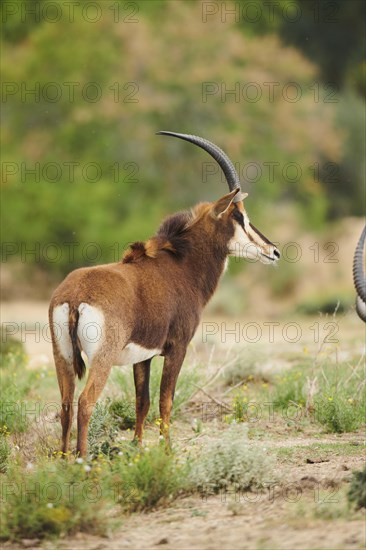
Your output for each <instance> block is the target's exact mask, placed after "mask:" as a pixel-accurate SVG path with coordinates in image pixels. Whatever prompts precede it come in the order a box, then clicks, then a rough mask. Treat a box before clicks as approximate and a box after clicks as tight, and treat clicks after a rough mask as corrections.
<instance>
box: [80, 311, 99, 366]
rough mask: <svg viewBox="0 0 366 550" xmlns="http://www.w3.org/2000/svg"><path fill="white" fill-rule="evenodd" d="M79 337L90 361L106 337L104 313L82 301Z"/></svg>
mask: <svg viewBox="0 0 366 550" xmlns="http://www.w3.org/2000/svg"><path fill="white" fill-rule="evenodd" d="M78 310H79V322H78V331H77V332H78V338H79V340H80V344H81V347H82V349H83V351H84V352H85V354H86V356H87V358H88V361H89V363H91V362H92V360H93V357H94V355H95V354H96V353H97V351H98V349H99V348H100V346H101V345H102V342H103V341H104V339H105V334H104V326H105V323H104V315H103V312H102V311H101V310H100V309H98V308H97V307H95V306H91V305H89V304H86V303H85V302H82V303H81V304H80V305H79V307H78Z"/></svg>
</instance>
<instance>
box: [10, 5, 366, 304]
mask: <svg viewBox="0 0 366 550" xmlns="http://www.w3.org/2000/svg"><path fill="white" fill-rule="evenodd" d="M67 4H68V5H67ZM70 5H71V6H72V9H71V8H70ZM1 10H2V20H3V35H2V51H3V63H2V68H3V89H2V94H3V97H2V113H3V117H2V151H3V156H2V160H3V163H2V188H1V190H2V228H3V231H2V247H3V258H2V259H3V261H4V264H5V265H4V268H5V270H4V273H5V276H4V289H5V294H4V296H3V297H4V298H14V297H17V298H19V297H20V298H21V297H22V296H31V297H35V298H37V297H47V296H48V295H49V293H50V291H51V290H50V289H51V288H52V285H54V284H55V283H56V281H58V280H60V279H61V278H62V277H63V276H64V275H65V274H66V273H68V272H69V271H70V270H71V269H73V268H75V267H78V266H81V265H93V264H95V263H102V262H109V261H116V260H118V259H119V258H120V256H121V254H122V252H123V249H124V248H125V247H126V246H127V244H128V243H129V242H130V241H134V240H139V239H146V238H147V237H149V236H150V235H151V234H152V233H154V232H155V230H156V229H157V227H158V225H159V223H160V221H161V219H162V218H163V217H164V216H165V215H167V214H168V213H170V212H172V211H175V210H178V209H182V208H189V207H190V206H192V205H193V204H194V203H195V202H197V201H200V200H214V199H215V198H217V197H218V196H220V195H221V194H223V193H225V192H226V187H225V185H224V183H223V179H222V177H221V175H220V174H219V173H218V172H216V173H214V174H212V173H211V172H213V171H215V168H214V164H213V163H211V162H210V158H209V157H208V156H207V155H205V153H203V152H202V151H200V150H199V149H197V148H195V147H193V146H191V145H188V144H183V143H182V142H180V141H177V140H174V139H169V138H164V137H159V136H155V135H154V134H155V132H156V131H158V130H161V129H166V130H174V131H180V132H186V133H193V134H198V135H202V136H204V137H207V138H208V139H211V140H212V141H214V142H216V143H217V144H218V145H220V146H221V147H222V148H223V149H224V150H225V151H227V153H228V154H229V156H230V157H231V158H232V159H233V161H235V162H236V163H238V165H237V167H238V170H239V172H240V174H241V179H242V184H243V188H244V189H245V190H246V191H248V192H249V193H250V195H249V199H248V201H247V208H248V211H249V214H250V215H251V217H252V218H253V219H254V220H255V224H256V225H257V226H259V227H260V228H261V230H263V232H264V233H266V234H268V236H269V237H270V238H271V239H273V240H274V241H280V240H282V243H286V242H287V243H288V242H289V241H297V242H301V243H302V247H304V246H305V245H304V243H306V250H305V249H304V248H303V249H302V250H303V254H302V256H301V261H300V260H299V262H297V263H294V262H292V261H286V258H284V261H283V262H282V264H281V266H280V268H279V269H278V270H276V272H275V271H274V270H271V273H270V274H268V273H269V271H266V274H265V275H263V273H264V272H263V268H262V270H260V269H258V268H257V266H255V267H254V268H253V275H252V277H253V278H252V280H251V282H252V283H253V284H254V285H255V284H256V283H257V282H258V281H259V284H261V285H263V281H264V280H268V278H269V279H270V283H271V284H270V289H271V292H272V294H273V296H275V297H277V298H279V301H281V300H283V298H284V296H287V297H290V298H291V297H294V296H296V289H297V288H298V287H299V285H302V282H303V278H304V276H305V277H309V274H311V276H312V277H313V281H314V282H313V285H314V284H315V286H316V285H317V284H320V283H319V281H321V280H322V277H318V275H317V270H318V269H319V267H320V266H319V262H316V260H315V258H316V253H317V252H316V246H318V255H319V250H320V258H323V259H324V257H325V256H326V253H329V251H328V252H326V250H324V246H326V243H327V242H328V241H332V242H336V244H337V246H338V247H339V243H340V240H339V239H341V237H342V236H343V235H346V236H347V238H349V240H348V241H346V243H345V244H344V243H343V244H344V246H345V248H346V249H349V254H350V257H348V256H347V261H351V256H352V251H353V246H354V244H355V243H354V237H355V235H354V233H353V232H352V229H351V226H352V224H353V222H349V221H347V220H348V219H349V218H350V217H355V216H362V215H363V214H364V204H365V186H364V179H363V178H364V173H365V164H364V149H365V142H364V139H365V138H364V129H365V119H364V113H365V110H364V107H365V106H364V97H365V80H364V68H365V38H364V36H365V33H364V30H365V27H364V21H365V7H364V3H363V2H360V1H358V0H348V1H341V0H336V1H333V2H330V1H322V0H321V1H314V2H309V1H306V0H296V1H291V2H289V1H288V0H277V1H276V2H272V3H271V2H266V1H265V0H255V1H254V0H250V1H249V0H242V1H236V2H231V3H230V2H200V1H195V0H191V1H189V2H184V1H168V0H148V1H134V2H127V1H122V0H121V1H118V0H117V1H113V2H112V1H110V2H109V1H108V0H105V1H103V2H88V1H86V0H85V1H84V0H80V1H79V2H75V3H74V2H71V3H66V2H64V1H63V0H54V1H53V2H48V1H47V0H28V1H27V2H22V1H19V2H14V1H13V2H3V3H2V4H1ZM70 10H71V11H70ZM32 90H33V92H32ZM233 91H234V93H233ZM32 171H33V172H32ZM352 219H353V218H352ZM360 223H361V220H360ZM350 224H351V225H350ZM345 227H346V230H345V229H344V228H345ZM359 227H360V224H358V225H357V231H358V229H359ZM304 236H306V238H305V237H304ZM302 239H305V241H303V240H302ZM89 243H94V244H92V245H90V244H89ZM312 247H313V248H312ZM32 250H34V251H35V252H34V253H32V252H31V251H32ZM330 252H332V251H330ZM341 252H342V251H340V253H341ZM336 257H337V258H338V261H339V258H342V255H340V256H336ZM301 262H304V266H306V265H307V266H308V269H304V266H303V265H302V263H301ZM328 267H329V268H331V269H332V271H329V270H328V271H327V274H326V276H324V277H323V279H324V281H323V282H324V289H327V292H328V293H329V294H332V292H333V291H332V285H333V286H334V288H341V291H342V292H344V288H345V289H346V290H345V292H346V294H347V295H348V296H350V295H352V292H353V291H352V285H351V276H350V275H349V276H348V275H347V276H346V278H345V279H344V278H343V279H342V273H348V272H350V270H351V265H346V266H345V268H344V269H343V271H342V269H341V268H340V266H339V264H337V265H334V264H330V265H329V266H328ZM249 271H250V270H249V269H248V264H246V267H245V268H244V262H240V263H239V262H232V267H231V275H232V277H231V278H230V277H229V279H228V280H229V281H231V282H230V283H227V284H230V287H231V288H235V287H239V288H240V289H241V285H242V284H243V286H245V281H246V283H247V282H248V279H245V278H246V277H248V276H249V275H247V273H249ZM340 273H341V274H340ZM329 274H331V275H329ZM329 276H331V277H332V281H331V282H329ZM314 278H315V280H314ZM243 281H244V282H243ZM30 282H31V286H30V288H29V283H30ZM27 285H28V286H27ZM320 291H321V292H322V287H320ZM316 292H319V286H318V287H316V288H313V289H312V290H311V291H310V290H309V300H310V302H311V299H312V295H313V294H314V295H315V293H316ZM222 297H223V298H222V303H224V302H227V300H226V294H225V289H224V290H223V293H222ZM243 300H244V298H243ZM216 305H217V307H218V308H220V304H218V303H217V304H216ZM242 305H248V304H240V307H241V306H242ZM315 307H316V306H315ZM224 309H225V308H224Z"/></svg>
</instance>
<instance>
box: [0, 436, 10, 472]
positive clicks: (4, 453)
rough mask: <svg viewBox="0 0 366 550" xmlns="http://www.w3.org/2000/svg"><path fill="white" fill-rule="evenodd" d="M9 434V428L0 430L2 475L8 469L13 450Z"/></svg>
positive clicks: (0, 465)
mask: <svg viewBox="0 0 366 550" xmlns="http://www.w3.org/2000/svg"><path fill="white" fill-rule="evenodd" d="M9 435H10V434H9V432H8V431H7V426H3V427H2V428H1V429H0V473H4V472H6V470H7V467H8V460H9V457H10V453H11V449H10V445H9Z"/></svg>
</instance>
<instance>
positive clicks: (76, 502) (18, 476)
mask: <svg viewBox="0 0 366 550" xmlns="http://www.w3.org/2000/svg"><path fill="white" fill-rule="evenodd" d="M105 472H106V468H105V466H103V465H101V464H100V463H96V464H93V466H92V467H91V466H89V465H87V464H85V463H84V462H83V461H82V460H81V459H77V461H76V462H75V463H69V462H67V461H65V460H58V459H55V460H52V461H51V462H44V463H39V464H37V465H33V464H28V465H27V466H26V468H23V467H20V466H19V465H14V466H12V467H11V468H9V471H8V473H7V475H6V479H5V480H3V483H2V499H3V504H2V507H1V524H2V538H3V539H11V540H19V539H22V538H27V539H29V538H40V539H42V538H46V537H52V536H56V535H58V536H59V535H65V534H71V533H74V532H76V531H85V532H88V533H95V534H104V533H105V532H106V528H107V518H108V510H109V508H110V506H111V500H109V499H108V493H107V486H106V483H105V481H104V478H105V475H104V474H105Z"/></svg>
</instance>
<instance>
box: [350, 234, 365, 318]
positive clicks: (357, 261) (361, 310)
mask: <svg viewBox="0 0 366 550" xmlns="http://www.w3.org/2000/svg"><path fill="white" fill-rule="evenodd" d="M365 239H366V225H365V227H364V228H363V231H362V233H361V237H360V238H359V240H358V243H357V247H356V251H355V256H354V259H353V281H354V284H355V288H356V292H357V297H356V311H357V313H358V315H359V317H360V319H362V321H365V323H366V278H365V273H364V270H363V262H364V260H363V254H364V246H365Z"/></svg>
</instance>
